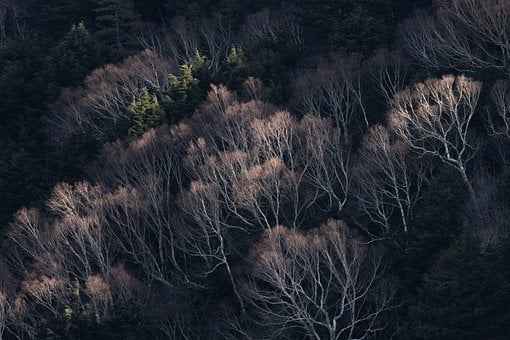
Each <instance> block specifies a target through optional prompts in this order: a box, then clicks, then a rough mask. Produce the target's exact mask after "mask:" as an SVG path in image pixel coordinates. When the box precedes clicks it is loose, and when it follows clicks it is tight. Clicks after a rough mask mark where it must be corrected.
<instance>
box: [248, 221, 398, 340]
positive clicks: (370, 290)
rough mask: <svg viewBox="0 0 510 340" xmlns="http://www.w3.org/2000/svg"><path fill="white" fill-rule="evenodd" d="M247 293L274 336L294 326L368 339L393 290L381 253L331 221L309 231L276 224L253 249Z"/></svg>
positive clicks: (325, 335) (321, 335) (317, 335)
mask: <svg viewBox="0 0 510 340" xmlns="http://www.w3.org/2000/svg"><path fill="white" fill-rule="evenodd" d="M254 261H255V263H254V269H253V277H252V281H250V282H249V283H248V284H247V285H246V286H245V290H246V294H247V296H248V297H249V298H250V302H251V303H252V304H253V306H254V307H255V308H256V310H257V312H258V313H259V314H258V315H259V317H260V322H261V323H263V324H264V325H265V327H271V326H275V327H276V328H275V331H274V333H273V334H272V335H271V338H281V337H282V336H284V333H285V332H287V331H289V330H290V329H296V330H298V331H301V332H303V333H304V334H305V335H306V336H307V337H309V338H311V339H317V340H323V339H366V338H369V337H370V336H372V335H374V334H375V333H376V332H377V331H378V330H380V329H381V328H380V327H381V325H380V323H379V322H380V318H381V316H382V315H383V314H384V312H385V311H386V310H387V309H388V308H389V307H390V301H391V292H390V291H389V290H386V289H383V288H382V286H381V277H380V275H381V269H382V260H381V258H380V257H379V256H378V255H376V254H374V253H372V251H371V249H369V247H368V246H367V245H366V244H364V243H363V241H361V240H359V239H356V238H354V237H352V235H350V234H349V230H348V229H347V226H346V225H345V224H344V223H342V222H339V221H329V222H328V223H327V224H325V225H324V226H322V227H321V228H320V229H316V230H312V231H310V232H308V233H306V234H303V233H300V232H298V231H291V230H288V229H286V228H285V227H281V226H280V227H277V228H275V229H273V230H270V231H267V233H266V235H265V236H264V238H263V239H262V240H261V241H260V242H259V243H258V244H257V245H256V246H255V249H254Z"/></svg>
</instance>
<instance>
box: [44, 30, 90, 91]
mask: <svg viewBox="0 0 510 340" xmlns="http://www.w3.org/2000/svg"><path fill="white" fill-rule="evenodd" d="M96 64H97V48H96V44H95V42H94V40H93V39H92V37H91V35H90V33H89V31H88V30H87V28H86V27H85V24H84V23H83V22H80V23H79V24H77V25H73V26H72V28H71V30H70V31H69V32H68V33H67V34H66V36H65V37H64V38H63V39H62V41H61V42H60V43H59V44H58V45H57V46H56V47H55V48H54V49H53V51H51V54H50V56H49V58H48V72H49V73H51V75H48V76H50V77H52V78H53V79H52V80H53V82H54V85H55V86H57V87H69V86H75V85H78V84H79V83H80V82H81V81H82V80H83V78H84V77H85V76H86V75H87V74H88V73H89V72H90V71H91V70H92V69H93V68H94V67H95V66H96ZM55 91H56V92H58V90H55Z"/></svg>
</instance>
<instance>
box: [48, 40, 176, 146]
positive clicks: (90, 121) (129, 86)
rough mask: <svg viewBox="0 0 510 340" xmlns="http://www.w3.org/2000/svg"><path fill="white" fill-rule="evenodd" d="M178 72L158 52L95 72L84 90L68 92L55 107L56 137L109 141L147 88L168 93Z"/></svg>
mask: <svg viewBox="0 0 510 340" xmlns="http://www.w3.org/2000/svg"><path fill="white" fill-rule="evenodd" d="M175 70H176V64H175V63H174V62H173V61H172V60H171V59H168V58H165V57H163V56H161V55H159V54H158V53H157V52H156V51H155V50H145V51H143V52H141V53H140V54H138V55H135V56H133V57H129V58H128V59H126V60H125V61H124V62H122V63H121V64H119V65H106V66H103V67H102V68H100V69H97V70H95V71H94V72H92V73H91V74H90V75H89V76H88V77H87V78H86V79H85V82H84V85H83V87H82V88H76V89H66V90H64V91H63V92H62V94H61V96H60V99H59V100H58V101H57V102H56V103H55V104H54V105H53V108H52V111H53V114H52V115H51V117H50V118H49V121H50V122H49V123H50V126H51V131H52V137H53V138H56V139H60V140H62V139H65V138H69V137H71V136H75V135H79V134H84V133H86V134H87V135H89V136H92V137H94V138H96V139H99V140H105V139H106V140H107V139H108V137H111V136H112V134H113V132H114V131H115V130H116V129H119V127H122V126H123V124H124V125H125V124H126V121H129V118H130V116H131V113H130V111H129V110H128V108H129V106H130V105H131V103H133V101H134V100H135V99H137V98H139V97H140V96H141V95H142V94H143V91H144V90H145V89H147V88H149V89H155V90H161V91H162V90H164V89H165V88H166V87H167V86H168V76H169V74H171V73H173V72H175ZM113 136H114V134H113Z"/></svg>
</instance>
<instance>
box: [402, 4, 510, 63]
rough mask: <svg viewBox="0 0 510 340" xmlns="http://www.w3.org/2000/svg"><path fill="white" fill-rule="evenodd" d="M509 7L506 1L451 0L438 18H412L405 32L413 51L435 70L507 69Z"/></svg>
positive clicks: (419, 59) (417, 57)
mask: <svg viewBox="0 0 510 340" xmlns="http://www.w3.org/2000/svg"><path fill="white" fill-rule="evenodd" d="M509 22H510V6H509V5H508V2H507V1H504V0H452V1H448V2H446V3H445V4H442V5H440V6H439V8H438V10H437V12H436V15H435V17H428V16H426V15H423V14H419V15H418V16H416V17H414V18H412V19H410V20H409V21H408V22H407V24H405V25H404V26H403V29H402V32H403V35H404V39H405V42H406V45H407V49H408V51H409V52H410V54H411V55H412V56H413V57H414V58H415V59H416V60H417V61H419V62H420V63H422V64H423V65H424V66H426V67H430V68H432V69H444V68H453V69H456V70H459V71H476V70H479V69H487V68H495V69H500V70H505V69H506V68H507V67H508V62H509V60H510V59H509V58H510V39H509V29H510V28H509V27H510V25H509Z"/></svg>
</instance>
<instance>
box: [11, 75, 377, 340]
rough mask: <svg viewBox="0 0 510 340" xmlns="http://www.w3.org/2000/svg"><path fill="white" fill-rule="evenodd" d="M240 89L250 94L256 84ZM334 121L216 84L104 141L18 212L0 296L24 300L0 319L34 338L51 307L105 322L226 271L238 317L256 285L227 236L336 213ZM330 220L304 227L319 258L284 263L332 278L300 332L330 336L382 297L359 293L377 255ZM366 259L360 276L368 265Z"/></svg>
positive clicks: (340, 158) (357, 323) (347, 158)
mask: <svg viewBox="0 0 510 340" xmlns="http://www.w3.org/2000/svg"><path fill="white" fill-rule="evenodd" d="M246 86H247V88H248V89H247V92H249V93H252V97H253V98H256V97H258V94H257V93H258V92H259V91H260V82H259V81H257V80H255V79H250V80H249V81H248V82H247V83H246ZM336 122H337V120H335V119H334V118H333V117H320V116H318V115H312V114H310V115H305V116H304V117H303V118H301V119H298V118H295V117H294V116H293V115H292V114H290V113H289V112H286V111H281V110H278V109H277V108H275V107H273V106H272V105H270V104H266V103H264V102H261V101H259V100H257V99H252V100H250V101H247V102H242V101H239V100H238V99H237V96H236V95H235V94H234V93H232V92H231V91H229V90H228V89H226V88H225V87H223V86H213V87H212V88H211V91H210V93H209V96H208V100H207V101H206V102H205V103H204V104H203V105H202V107H201V108H200V109H199V110H198V111H197V113H196V114H195V115H194V116H193V117H192V119H190V120H189V121H186V122H182V123H181V124H179V125H177V126H174V127H166V126H163V127H161V128H159V129H157V130H151V131H149V132H148V133H146V134H145V135H144V136H143V137H142V138H140V139H139V140H136V141H134V142H132V143H131V144H129V145H127V146H126V145H124V144H123V143H122V142H116V143H113V144H109V145H107V146H106V147H105V149H104V153H103V155H102V156H101V158H100V161H99V163H100V164H101V165H100V168H97V170H95V171H93V177H94V178H95V183H94V184H90V183H78V184H75V185H68V184H61V185H59V186H57V187H56V188H55V190H54V193H53V195H52V197H51V199H50V200H49V201H48V203H47V211H46V212H41V211H38V210H21V211H20V212H19V214H18V216H17V219H16V222H15V223H14V224H13V225H12V226H11V230H10V232H9V234H8V238H9V241H8V243H9V244H11V249H10V252H9V253H10V256H9V258H8V259H7V263H8V267H9V268H10V272H12V273H13V275H14V276H15V277H16V278H18V279H13V280H12V281H13V282H12V283H13V285H14V286H15V287H17V288H14V289H12V290H10V291H8V292H7V291H6V292H5V294H7V295H6V296H8V298H7V300H6V301H8V303H7V302H6V303H5V304H4V305H5V306H11V305H12V306H15V305H16V303H18V304H21V306H23V308H22V309H20V310H18V312H17V313H18V314H16V317H14V314H12V315H10V314H9V316H8V317H6V318H5V324H6V325H10V326H8V327H10V328H9V329H10V331H11V332H15V333H18V334H28V335H32V336H36V333H37V328H38V325H39V324H40V322H42V320H43V319H44V318H45V317H47V316H48V315H51V319H52V320H60V321H61V322H62V323H63V324H65V323H66V322H71V321H72V320H74V318H85V317H88V318H89V319H91V320H93V321H94V322H96V323H102V322H103V321H105V320H109V319H110V318H111V317H112V315H114V311H115V310H116V308H120V307H119V306H126V305H128V304H131V305H132V306H131V308H141V309H142V310H143V307H144V306H145V304H146V303H147V301H148V300H150V299H151V298H152V297H153V296H154V294H158V293H156V292H154V291H151V289H150V288H151V287H153V286H154V285H157V286H158V287H160V289H159V290H160V292H159V294H163V293H161V291H163V292H166V291H173V290H176V289H177V290H181V289H185V290H186V289H188V290H189V289H191V290H193V289H199V290H200V289H204V288H205V287H207V285H208V278H209V277H210V276H211V275H213V274H214V275H219V274H220V275H225V276H226V277H227V278H228V280H229V282H230V284H231V285H232V288H233V292H234V295H235V298H236V299H237V304H236V305H237V306H238V307H239V308H240V310H242V311H245V312H247V311H246V310H247V308H248V307H249V306H252V302H253V300H252V298H251V297H250V296H252V294H255V293H256V292H257V290H258V288H256V287H257V286H252V289H254V291H253V292H252V293H248V292H247V291H246V287H248V286H250V285H251V284H252V283H253V284H255V281H252V283H250V285H247V283H246V280H245V279H244V278H243V275H244V274H243V275H240V272H241V273H242V272H246V271H248V272H249V271H250V269H245V270H244V271H243V270H241V269H240V267H239V265H240V262H239V261H241V262H242V260H240V259H239V256H238V255H237V254H239V253H243V252H246V251H247V250H246V249H245V248H246V247H247V245H243V244H242V243H238V242H236V236H235V235H246V237H250V238H251V237H256V236H257V235H260V234H261V233H263V234H267V235H272V234H273V233H277V230H279V229H278V228H284V227H278V228H277V229H274V228H275V227H276V226H280V225H285V226H286V227H287V228H289V230H292V232H291V233H295V235H300V234H299V233H300V232H298V231H297V230H299V229H302V228H303V227H304V226H308V225H310V224H315V223H320V221H321V220H322V219H324V218H327V217H328V216H330V215H332V214H333V215H335V214H336V215H338V214H340V213H342V211H343V208H344V207H345V205H346V204H347V201H348V198H349V197H350V191H351V182H352V159H351V158H352V155H351V153H352V147H351V146H350V145H348V144H346V143H345V140H344V134H343V133H342V131H343V130H342V129H344V127H339V126H338V125H337V123H336ZM335 225H336V226H332V225H330V226H329V227H327V228H326V227H324V228H322V229H321V232H320V233H319V234H317V235H316V236H313V237H312V236H310V237H312V239H313V240H315V241H313V242H315V246H314V247H312V248H310V251H312V253H313V254H315V255H314V256H315V260H316V261H318V262H316V263H312V262H310V263H308V264H305V263H300V261H301V260H300V257H299V256H304V257H307V256H308V255H310V254H311V253H310V254H308V253H303V254H302V255H299V253H300V252H302V251H305V248H302V249H295V250H296V252H297V253H296V256H297V257H296V258H295V259H294V261H295V263H294V264H292V265H295V266H302V265H310V266H315V265H319V266H321V267H322V266H323V265H326V266H325V267H324V269H321V272H322V271H323V273H321V274H320V275H321V277H320V278H319V280H318V281H317V282H315V284H316V285H322V284H324V283H325V282H323V281H322V280H323V279H325V278H328V277H329V278H330V279H333V277H336V278H335V280H336V283H335V287H334V288H333V287H332V288H331V292H324V295H323V296H322V297H321V298H322V299H326V300H327V304H328V305H329V304H333V305H334V304H335V302H334V301H335V300H332V299H336V298H337V294H339V293H340V292H341V291H342V290H345V291H343V293H342V294H344V301H343V303H344V307H342V311H335V313H337V314H332V316H331V318H330V319H327V320H323V319H320V320H319V319H317V320H315V321H312V323H313V324H314V326H313V327H312V328H308V331H310V330H311V329H313V328H317V327H319V328H321V329H322V326H321V324H322V323H323V322H327V324H328V326H327V327H329V332H330V333H331V334H334V337H333V338H343V337H344V334H350V336H351V338H353V337H354V336H356V334H360V333H359V332H363V330H364V332H373V331H376V329H377V327H378V326H376V324H377V322H376V321H375V320H376V319H377V318H378V315H379V313H382V312H383V310H384V308H386V303H387V302H386V301H385V302H381V303H382V304H381V305H379V304H378V303H379V302H377V303H376V302H375V301H371V302H370V305H371V306H372V303H374V305H373V306H379V307H380V308H382V309H379V307H377V308H376V309H371V307H370V308H368V307H367V303H365V302H362V301H361V300H365V299H372V297H370V298H369V296H370V295H371V294H366V292H367V291H369V290H372V284H368V285H367V281H365V278H367V277H365V276H364V275H366V274H367V273H366V272H365V269H364V266H365V265H364V263H365V262H366V261H372V260H374V259H375V258H372V255H370V256H368V255H367V254H368V253H367V252H370V251H368V250H362V249H364V247H365V246H361V245H360V244H359V243H360V242H361V239H356V238H346V236H345V233H348V231H347V229H348V228H347V227H346V226H345V225H343V224H341V225H340V224H335ZM328 228H330V229H331V230H329V229H328ZM310 235H312V234H310ZM296 237H297V236H296ZM303 237H304V236H303ZM307 237H308V236H306V237H305V238H307ZM248 247H249V248H251V246H249V245H248ZM351 247H352V249H351ZM366 247H369V246H368V245H367V246H366ZM322 248H324V249H322ZM298 255H299V256H298ZM340 255H341V256H343V262H342V258H339V259H337V257H338V256H340ZM328 257H330V258H329V260H328ZM368 259H370V260H368ZM337 260H338V261H340V262H337ZM325 261H326V262H325ZM354 264H356V266H359V268H352V265H354ZM376 267H377V266H376ZM376 267H374V268H373V270H374V273H371V274H369V278H370V280H372V279H373V280H375V277H376V272H377V274H378V273H379V270H378V268H376ZM127 268H129V269H127ZM376 269H377V270H376ZM302 270H307V271H313V270H314V269H313V267H309V268H303V269H302ZM351 270H352V271H353V272H351ZM310 274H311V273H310ZM316 274H317V275H318V273H315V274H314V275H316ZM306 275H308V274H306ZM346 276H347V277H346ZM362 278H363V279H362ZM254 280H258V279H255V277H254ZM342 285H346V286H345V287H343V286H342ZM374 286H375V283H374ZM342 287H343V288H342ZM301 293H306V292H300V291H299V292H296V294H301ZM306 294H308V293H306ZM255 295H256V294H255ZM358 295H359V296H358ZM301 298H306V296H302V297H301ZM360 299H361V300H360ZM315 303H320V302H319V301H315ZM358 303H359V304H360V305H363V307H359V308H358V307H357V306H356V305H357V304H358ZM257 305H258V303H257ZM9 308H10V307H9ZM9 308H8V307H6V310H10V309H9ZM20 308H21V307H20ZM123 308H124V307H123ZM250 308H251V307H250ZM296 308H297V306H296ZM303 312H304V311H303ZM329 312H330V307H328V308H325V309H324V310H323V311H322V312H321V313H329ZM47 313H49V314H47ZM374 313H375V314H374ZM292 317H293V316H292ZM322 317H326V314H324V315H323V316H322ZM322 317H321V318H322ZM347 319H349V321H347ZM306 322H307V323H308V322H310V321H306ZM171 324H172V325H175V324H173V323H171ZM163 325H168V323H167V320H166V319H164V318H163V320H162V327H163ZM307 327H308V326H307ZM323 331H324V330H320V331H319V330H314V332H319V333H321V332H323ZM367 334H368V333H367ZM332 336H333V335H332Z"/></svg>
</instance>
